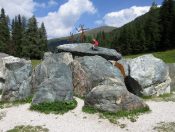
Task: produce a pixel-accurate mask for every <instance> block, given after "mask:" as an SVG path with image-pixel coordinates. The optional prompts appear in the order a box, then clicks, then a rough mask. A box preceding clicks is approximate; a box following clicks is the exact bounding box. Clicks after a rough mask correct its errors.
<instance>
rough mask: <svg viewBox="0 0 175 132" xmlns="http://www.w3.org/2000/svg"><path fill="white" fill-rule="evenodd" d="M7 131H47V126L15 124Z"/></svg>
mask: <svg viewBox="0 0 175 132" xmlns="http://www.w3.org/2000/svg"><path fill="white" fill-rule="evenodd" d="M7 132H49V130H48V129H47V128H43V127H41V126H29V125H28V126H23V125H21V126H16V127H15V128H13V129H10V130H8V131H7Z"/></svg>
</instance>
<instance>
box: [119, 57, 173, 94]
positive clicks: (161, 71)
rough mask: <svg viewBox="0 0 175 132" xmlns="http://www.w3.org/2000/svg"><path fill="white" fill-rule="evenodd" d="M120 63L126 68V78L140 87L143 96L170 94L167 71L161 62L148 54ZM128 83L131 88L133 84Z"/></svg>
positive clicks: (169, 80)
mask: <svg viewBox="0 0 175 132" xmlns="http://www.w3.org/2000/svg"><path fill="white" fill-rule="evenodd" d="M120 62H121V63H122V64H123V65H124V67H126V68H125V71H129V72H128V73H127V74H128V76H129V77H131V78H132V79H134V81H136V83H138V84H139V85H140V86H141V88H142V93H143V95H145V96H150V95H157V96H158V95H161V94H164V93H170V82H171V79H170V77H169V70H168V67H167V65H166V64H165V63H164V62H163V61H162V60H160V59H158V58H156V57H154V56H153V55H152V54H148V55H143V56H139V57H137V58H134V59H130V60H125V62H124V61H120ZM129 83H130V86H132V83H134V82H132V81H130V82H129Z"/></svg>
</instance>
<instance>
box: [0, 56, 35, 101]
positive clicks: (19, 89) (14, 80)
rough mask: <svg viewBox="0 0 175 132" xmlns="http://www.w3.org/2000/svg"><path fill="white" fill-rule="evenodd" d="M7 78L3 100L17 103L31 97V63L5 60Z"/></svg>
mask: <svg viewBox="0 0 175 132" xmlns="http://www.w3.org/2000/svg"><path fill="white" fill-rule="evenodd" d="M5 59H6V60H5V61H4V62H6V63H5V69H4V71H5V73H4V74H5V78H4V84H3V91H2V97H1V100H3V101H15V100H20V99H25V98H27V97H29V96H31V74H32V65H31V61H27V60H24V59H19V58H15V57H8V58H5Z"/></svg>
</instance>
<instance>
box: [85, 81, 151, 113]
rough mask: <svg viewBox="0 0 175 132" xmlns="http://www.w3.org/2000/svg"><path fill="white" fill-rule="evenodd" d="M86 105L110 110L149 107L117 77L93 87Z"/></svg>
mask: <svg viewBox="0 0 175 132" xmlns="http://www.w3.org/2000/svg"><path fill="white" fill-rule="evenodd" d="M85 106H91V107H94V108H96V109H99V110H101V111H108V112H118V111H123V110H126V111H128V110H135V109H141V108H145V107H148V106H147V105H146V104H145V103H144V102H143V101H142V100H141V99H140V98H139V97H137V96H135V95H133V94H132V93H130V92H128V90H127V89H126V87H125V84H124V83H123V82H122V81H121V80H119V79H116V78H115V79H114V78H108V79H107V80H104V81H103V82H102V83H101V85H98V86H97V87H95V88H93V89H92V90H91V92H90V93H89V94H88V95H87V96H86V98H85Z"/></svg>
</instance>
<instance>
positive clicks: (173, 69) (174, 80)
mask: <svg viewBox="0 0 175 132" xmlns="http://www.w3.org/2000/svg"><path fill="white" fill-rule="evenodd" d="M167 65H168V67H169V74H170V78H171V84H170V86H171V90H172V91H174V90H175V63H172V64H167Z"/></svg>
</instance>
